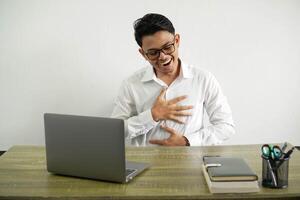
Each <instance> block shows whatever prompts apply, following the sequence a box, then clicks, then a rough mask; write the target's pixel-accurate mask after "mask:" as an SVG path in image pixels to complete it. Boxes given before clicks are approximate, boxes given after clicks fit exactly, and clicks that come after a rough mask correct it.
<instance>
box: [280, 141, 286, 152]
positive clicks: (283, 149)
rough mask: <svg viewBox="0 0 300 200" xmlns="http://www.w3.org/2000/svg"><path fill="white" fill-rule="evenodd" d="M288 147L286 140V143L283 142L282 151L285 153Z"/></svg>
mask: <svg viewBox="0 0 300 200" xmlns="http://www.w3.org/2000/svg"><path fill="white" fill-rule="evenodd" d="M286 147H287V142H285V143H284V144H283V146H282V147H281V151H282V153H284V151H285V149H286Z"/></svg>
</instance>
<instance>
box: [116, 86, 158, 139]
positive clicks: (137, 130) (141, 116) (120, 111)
mask: <svg viewBox="0 0 300 200" xmlns="http://www.w3.org/2000/svg"><path fill="white" fill-rule="evenodd" d="M111 117H112V118H119V119H124V122H125V123H124V124H125V140H126V142H127V143H128V142H129V143H130V141H131V140H132V139H133V138H135V137H138V136H139V135H143V134H146V133H148V132H149V131H150V130H151V129H152V128H153V127H154V126H155V125H156V124H157V122H156V121H154V120H153V118H152V114H151V109H148V110H145V111H143V112H141V113H137V110H136V106H135V102H134V97H133V95H132V91H131V89H130V86H129V84H128V83H127V82H126V81H124V82H123V84H122V87H121V89H120V92H119V94H118V96H117V98H116V100H115V105H114V109H113V112H112V115H111Z"/></svg>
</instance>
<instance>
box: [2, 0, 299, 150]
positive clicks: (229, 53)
mask: <svg viewBox="0 0 300 200" xmlns="http://www.w3.org/2000/svg"><path fill="white" fill-rule="evenodd" d="M148 12H158V13H161V14H164V15H166V16H167V17H169V18H170V20H171V21H172V22H173V24H174V26H175V28H176V32H177V33H180V34H181V45H180V52H179V53H180V57H181V58H182V59H183V60H184V61H185V62H187V63H191V64H194V65H197V66H199V67H201V68H205V69H206V70H209V71H211V72H212V73H213V74H214V75H215V76H216V78H217V79H218V80H219V82H220V84H221V86H222V88H223V91H224V93H225V95H226V96H227V97H228V100H229V103H230V105H231V108H232V110H233V115H234V119H235V124H236V132H237V133H236V135H235V136H234V137H232V138H231V139H230V140H228V141H226V142H225V144H250V143H271V142H284V141H289V142H291V143H293V144H299V141H300V112H299V111H300V101H299V97H300V89H299V86H300V1H298V0H277V1H271V0H245V1H238V0H236V1H233V0H232V1H224V0H219V1H216V0H215V1H213V0H210V1H209V0H194V1H192V0H189V1H185V0H181V1H178V0H170V1H166V0H159V1H156V0H151V1H148V0H134V1H133V0H132V1H131V0H126V1H116V0H109V1H91V0H82V1H79V0H78V1H66V0H60V1H58V0H57V1H56V0H44V1H40V0H27V1H23V0H0V150H6V149H8V148H9V147H11V146H12V145H16V144H38V145H44V130H43V113H45V112H57V113H68V114H79V115H93V116H109V115H110V113H111V111H112V108H113V101H114V98H115V97H116V95H117V92H118V89H119V87H120V84H121V81H122V80H123V79H125V78H126V77H128V76H129V75H131V74H132V73H133V72H134V71H136V70H138V69H140V68H141V67H143V66H144V65H145V64H146V61H145V60H144V59H143V58H142V57H141V56H140V55H139V53H138V46H137V44H136V42H135V40H134V37H133V27H132V24H133V21H134V20H135V19H137V18H139V17H142V16H143V15H144V14H146V13H148Z"/></svg>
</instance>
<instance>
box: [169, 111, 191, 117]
mask: <svg viewBox="0 0 300 200" xmlns="http://www.w3.org/2000/svg"><path fill="white" fill-rule="evenodd" d="M172 115H176V116H192V115H193V114H192V113H190V112H183V111H173V112H172Z"/></svg>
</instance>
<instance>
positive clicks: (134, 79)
mask: <svg viewBox="0 0 300 200" xmlns="http://www.w3.org/2000/svg"><path fill="white" fill-rule="evenodd" d="M148 71H149V66H145V67H143V68H141V69H139V70H137V71H135V72H134V73H133V74H131V75H130V76H128V77H127V78H125V80H124V81H123V84H126V85H131V84H137V83H139V82H141V80H142V79H143V78H144V77H145V75H146V74H147V73H148Z"/></svg>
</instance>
